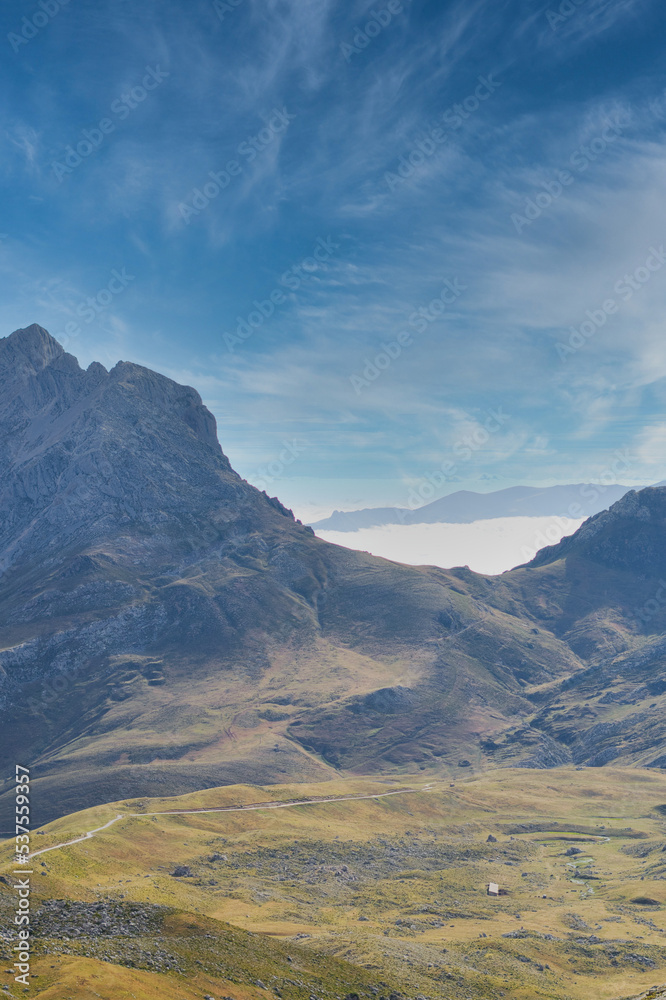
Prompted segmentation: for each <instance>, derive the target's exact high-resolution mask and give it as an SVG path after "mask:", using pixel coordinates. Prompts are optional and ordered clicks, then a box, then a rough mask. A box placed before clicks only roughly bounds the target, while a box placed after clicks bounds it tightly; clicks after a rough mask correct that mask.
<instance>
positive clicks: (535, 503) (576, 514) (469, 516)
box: [310, 483, 631, 531]
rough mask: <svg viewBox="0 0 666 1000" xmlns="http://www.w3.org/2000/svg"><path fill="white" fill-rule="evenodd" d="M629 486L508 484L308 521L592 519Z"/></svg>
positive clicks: (339, 524)
mask: <svg viewBox="0 0 666 1000" xmlns="http://www.w3.org/2000/svg"><path fill="white" fill-rule="evenodd" d="M630 489H631V487H630V486H621V485H615V484H613V485H603V484H599V483H574V484H565V485H561V486H548V487H535V486H510V487H507V488H506V489H503V490H495V491H492V492H489V493H475V492H473V491H471V490H458V491H457V492H455V493H450V494H448V495H447V496H445V497H440V498H439V499H438V500H433V501H432V502H431V503H429V504H426V505H425V506H423V507H418V508H417V509H411V508H402V507H367V508H365V509H363V510H357V511H340V510H335V511H333V513H332V514H331V515H330V517H327V518H324V519H323V520H320V521H313V522H310V527H312V528H313V529H314V530H315V531H358V530H359V529H363V528H377V527H383V526H385V525H389V524H402V525H405V524H471V523H472V522H474V521H479V520H488V519H491V518H498V517H544V516H550V515H552V516H554V517H570V518H573V519H579V518H581V517H591V516H593V515H594V514H597V513H599V512H600V511H601V510H605V509H606V508H607V507H608V506H609V505H610V504H611V503H614V502H615V501H616V500H619V499H620V498H621V497H622V496H624V495H625V494H626V493H627V492H628V491H629V490H630Z"/></svg>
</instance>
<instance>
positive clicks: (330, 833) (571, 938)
mask: <svg viewBox="0 0 666 1000" xmlns="http://www.w3.org/2000/svg"><path fill="white" fill-rule="evenodd" d="M456 777H458V776H456ZM431 780H432V779H431ZM419 783H420V785H421V787H423V786H424V784H425V783H424V779H423V776H421V777H419V778H418V779H414V780H413V781H412V782H411V783H410V784H411V786H412V787H417V786H419ZM397 787H406V782H399V781H390V780H388V781H382V782H379V781H368V780H354V781H351V780H342V779H340V780H336V781H332V782H326V783H324V784H314V785H310V786H308V785H298V786H284V787H279V786H278V787H271V788H270V789H261V788H252V787H249V786H246V787H242V786H237V787H227V788H221V789H211V790H207V791H204V792H199V793H196V794H194V795H188V796H184V797H181V798H179V799H178V800H173V799H163V800H151V801H148V800H143V801H136V800H135V801H134V802H133V803H121V804H119V805H118V811H120V812H129V811H134V812H162V811H164V810H165V809H168V808H174V807H175V808H203V807H209V808H210V807H218V806H224V805H234V804H235V805H237V804H241V803H246V804H247V803H253V802H254V803H256V802H262V801H275V800H276V799H280V800H284V801H287V800H290V799H294V798H306V797H311V796H313V797H314V796H322V795H344V794H363V793H371V792H375V791H381V790H387V789H392V788H397ZM663 804H666V778H664V776H663V775H661V774H659V773H645V772H637V771H635V770H615V769H603V770H599V769H596V770H595V771H594V772H590V771H587V770H586V771H576V770H574V769H571V768H563V769H558V770H552V771H548V772H535V771H527V770H506V771H496V772H492V773H487V774H484V775H481V776H478V777H472V778H465V779H463V780H460V779H459V778H458V780H457V781H456V782H455V786H454V787H451V785H450V781H449V777H448V776H445V777H443V780H440V781H439V782H438V783H436V784H435V785H434V787H433V788H432V789H430V790H427V789H425V788H423V790H422V791H419V792H418V793H416V794H405V795H396V796H392V797H389V798H384V799H380V800H374V801H367V800H366V801H357V802H349V801H348V802H338V803H330V804H318V805H316V806H302V807H298V808H293V809H281V810H260V811H251V812H250V811H247V812H238V813H226V814H225V813H217V814H215V813H208V814H200V815H193V816H192V815H190V816H158V817H149V816H145V817H134V818H130V817H128V818H126V819H124V820H121V821H120V822H118V823H117V824H116V825H114V826H113V827H111V828H110V829H109V830H106V831H104V832H103V833H101V834H99V835H98V836H96V837H94V838H93V839H92V840H88V841H84V842H82V843H80V844H76V845H74V846H71V847H68V848H64V849H62V850H58V851H54V852H52V853H47V854H45V855H43V856H42V857H41V858H37V859H36V865H35V869H36V871H38V872H45V873H46V875H41V874H36V875H35V876H34V878H33V881H34V882H35V883H36V890H37V891H38V892H39V894H40V895H41V896H43V897H44V898H50V899H73V900H81V901H89V902H92V901H96V900H105V899H111V900H115V901H117V902H119V903H122V904H123V905H125V904H126V903H129V902H140V903H148V904H155V905H160V906H163V907H168V908H169V909H168V916H167V917H166V918H165V923H164V926H163V930H162V933H161V935H160V938H159V944H160V947H161V948H162V949H163V950H164V949H166V951H167V952H169V953H173V954H174V955H176V956H177V959H178V962H179V963H180V964H181V966H182V967H183V968H184V969H185V971H186V975H185V976H183V975H181V974H178V973H173V972H172V973H161V974H158V973H155V972H151V971H149V969H148V968H144V969H143V970H142V969H138V968H128V967H127V964H128V963H129V962H131V961H132V962H134V963H135V964H141V960H140V959H139V961H138V963H137V958H136V951H134V952H132V951H131V949H130V951H128V950H127V942H126V941H125V942H123V941H118V940H116V941H113V942H109V941H106V942H104V946H103V947H102V948H101V950H100V945H99V941H97V943H95V942H92V943H91V942H90V941H86V939H85V938H81V939H77V938H75V937H74V938H73V939H72V940H70V941H69V942H68V943H67V944H62V943H60V942H58V941H51V942H50V943H49V944H48V947H49V948H50V949H51V950H52V951H53V952H60V957H59V958H56V957H52V956H51V955H49V956H48V957H47V958H41V959H39V960H38V961H37V964H36V967H35V970H34V971H36V972H37V973H38V976H39V978H38V979H36V980H35V981H34V982H35V990H34V994H35V995H37V996H40V997H41V996H43V997H48V998H51V997H53V998H54V1000H55V997H56V996H57V997H58V1000H64V998H66V997H70V996H71V997H72V998H73V1000H83V998H88V997H93V996H101V997H104V998H106V997H108V998H109V1000H111V997H113V998H114V1000H115V998H116V997H122V996H123V995H125V994H123V992H122V991H123V990H125V991H126V995H127V996H131V995H134V996H136V997H137V998H138V997H141V998H144V997H145V998H146V1000H148V998H151V1000H152V998H153V997H154V998H155V1000H157V998H158V997H160V998H161V997H162V996H165V995H167V996H169V997H174V998H175V1000H181V998H182V1000H189V998H190V996H202V995H203V994H204V993H206V992H208V993H210V994H211V995H213V996H215V997H216V998H217V997H218V996H233V997H234V998H236V1000H246V998H250V997H255V996H262V995H263V996H264V997H265V996H266V992H265V991H264V990H262V989H261V988H258V987H257V986H256V983H255V982H254V980H255V979H257V978H259V979H261V980H262V982H264V983H265V984H266V985H268V986H269V987H271V988H272V987H273V986H274V985H275V984H279V985H278V988H279V989H280V992H281V993H282V995H283V996H284V997H291V996H293V997H294V998H295V1000H296V998H299V1000H300V998H301V997H304V998H305V1000H307V998H308V997H309V996H310V994H311V993H312V992H314V994H315V995H318V996H322V997H326V996H330V997H335V996H338V995H339V996H344V995H345V993H346V992H349V991H354V992H359V994H363V993H365V994H366V995H367V996H368V997H370V996H372V995H373V993H372V989H373V988H376V989H378V990H379V992H380V993H384V994H385V995H388V993H389V992H390V991H391V990H400V991H402V992H403V993H405V994H406V995H408V996H415V995H417V994H419V993H422V994H423V995H424V996H427V997H440V996H446V997H451V998H454V997H474V998H479V1000H480V998H484V1000H488V998H492V997H499V996H502V995H504V996H511V997H515V998H525V1000H527V998H536V997H553V998H559V997H561V998H565V997H566V998H576V1000H578V998H580V1000H583V998H586V1000H587V998H588V997H590V996H591V995H594V996H595V998H599V1000H611V998H616V997H620V996H635V995H636V994H638V993H640V992H642V991H646V990H648V989H649V988H650V987H653V986H654V985H655V983H660V982H664V980H666V947H664V937H663V928H664V926H665V925H666V914H665V913H664V906H665V905H666V883H665V881H664V879H665V877H666V856H665V855H664V853H663V851H662V848H663V847H664V846H665V839H664V826H665V823H666V818H665V817H664V815H663V814H662V813H660V812H659V810H656V809H655V806H657V805H663ZM115 812H116V809H115V807H114V808H110V807H98V808H95V809H92V810H87V811H85V812H83V813H79V814H76V815H74V816H70V817H66V818H63V819H61V820H59V821H57V822H55V823H52V824H50V826H49V827H47V828H46V829H45V831H44V834H43V835H35V836H34V838H33V845H34V846H36V847H42V846H48V845H49V844H50V843H57V842H61V841H63V840H66V839H68V838H69V837H71V836H75V835H77V834H78V833H80V832H84V831H86V830H89V829H93V828H94V827H97V826H99V825H101V823H103V822H106V821H107V820H108V819H109V818H111V817H112V816H113V815H114V813H115ZM520 824H533V827H532V830H533V832H525V833H519V832H511V831H512V830H513V831H517V830H518V829H519V828H520ZM535 824H540V825H541V828H540V829H539V830H535V829H534V825H535ZM549 827H550V828H551V832H548V828H549ZM567 827H568V828H569V829H568V830H567ZM572 827H582V828H584V829H586V830H588V831H592V832H594V831H596V834H597V837H596V838H592V835H591V833H590V832H588V833H581V832H575V830H573V829H571V828H572ZM523 828H524V829H525V827H523ZM602 828H604V829H602ZM490 833H492V834H493V835H494V836H495V837H497V840H498V842H497V843H496V844H493V843H490V844H488V843H487V837H488V835H489V834H490ZM637 834H642V836H637ZM608 835H610V839H609V841H608V842H604V841H602V840H600V839H597V838H600V837H602V836H608ZM572 845H577V846H579V847H580V848H581V850H582V851H583V853H582V854H581V855H579V856H578V859H576V858H574V859H571V858H569V857H565V856H564V851H565V850H566V849H567V848H568V847H570V846H572ZM3 850H4V856H5V857H7V856H8V855H7V849H6V848H5V849H3ZM212 852H219V853H220V854H222V855H224V857H225V858H226V860H216V861H210V860H209V859H210V857H211V853H212ZM587 858H590V859H592V861H591V862H589V863H588V862H586V861H584V860H583V863H582V865H581V864H580V863H579V868H580V871H581V872H582V873H583V874H586V873H587V874H595V875H596V876H597V878H596V879H591V880H584V879H580V880H579V882H578V883H575V882H572V881H571V878H572V877H574V876H575V875H576V870H575V869H572V868H568V867H567V865H568V864H571V863H573V862H577V861H578V860H579V859H587ZM509 861H510V862H512V864H507V862H509ZM41 862H44V864H43V865H42V863H41ZM176 864H187V865H189V866H190V867H191V870H192V872H193V876H192V877H187V878H182V879H180V878H174V877H173V876H172V875H171V874H170V873H171V872H172V871H173V868H174V866H175V865H176ZM5 870H6V869H5ZM147 875H148V876H149V877H146V876H147ZM491 880H492V881H497V882H499V883H500V885H501V886H502V887H503V888H506V889H508V890H509V892H510V895H508V896H505V897H500V898H499V899H491V898H490V897H488V896H487V895H486V893H485V885H486V883H487V882H489V881H491ZM0 887H1V888H2V889H3V890H6V887H5V886H0ZM544 896H545V897H546V898H545V899H544V898H543V897H544ZM638 896H644V897H648V898H652V899H654V900H656V901H657V903H658V905H654V906H649V905H648V906H646V905H639V904H633V903H631V900H632V899H634V898H636V897H638ZM3 897H4V899H5V901H6V900H7V897H8V893H7V891H5V892H3ZM165 912H167V911H165ZM361 917H364V918H367V919H364V920H360V919H359V918H361ZM230 925H231V926H230ZM234 928H236V929H234ZM248 932H250V933H251V934H252V935H259V936H252V937H248V936H247V934H248ZM512 932H513V933H515V932H519V934H520V936H518V937H510V938H507V937H504V936H503V935H506V934H508V933H512ZM484 934H485V935H486V936H485V937H482V936H481V935H484ZM207 935H208V937H207ZM298 935H303V937H300V938H297V936H298ZM544 935H551V936H552V937H544ZM232 939H233V942H234V943H233V947H232V946H231V944H230V943H229V942H230V941H232ZM140 943H141V942H140ZM141 946H142V947H144V946H145V948H146V949H147V951H146V952H145V954H146V955H147V954H149V952H150V948H151V947H154V946H155V945H154V942H153V943H152V944H151V942H149V941H144V942H143V943H142V944H141ZM66 951H69V952H71V953H72V954H68V955H65V954H63V952H66ZM74 952H79V953H80V954H81V956H85V957H77V956H75V955H74V954H73V953H74ZM101 954H104V955H106V956H107V959H108V960H107V961H101V960H100V955H101ZM287 955H289V957H291V958H292V962H291V963H288V962H287ZM91 956H97V957H91ZM324 956H327V957H326V959H324ZM123 963H125V964H124V965H123ZM197 963H200V964H197ZM145 964H147V962H146V963H145ZM52 965H55V968H51V966H52ZM296 966H298V970H299V971H298V974H296V973H295V972H293V971H292V970H294V969H295V968H296ZM546 966H548V968H546ZM273 976H275V977H276V978H275V979H271V977H273ZM54 977H55V979H57V982H58V984H59V985H58V987H57V988H56V986H55V985H54V983H55V980H54ZM193 977H198V978H197V980H196V982H197V985H196V988H193V982H192V979H193ZM86 979H87V984H86V983H85V982H84V980H86ZM294 983H301V984H302V985H301V986H298V985H293V984H294ZM93 984H94V986H93ZM65 987H66V989H65ZM56 989H60V993H58V992H54V990H56ZM151 991H152V992H151ZM197 991H198V992H197ZM12 993H13V991H12ZM12 993H10V994H9V995H12ZM14 995H18V993H16V994H14Z"/></svg>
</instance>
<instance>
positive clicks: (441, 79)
mask: <svg viewBox="0 0 666 1000" xmlns="http://www.w3.org/2000/svg"><path fill="white" fill-rule="evenodd" d="M0 20H1V22H2V23H1V24H0V45H2V46H4V56H3V58H2V59H1V60H0V78H1V86H0V115H1V118H2V132H3V142H2V146H1V153H0V186H1V188H2V191H1V194H2V218H0V295H1V298H2V303H3V321H2V326H1V327H0V335H1V336H6V335H8V334H9V333H11V332H12V331H13V330H14V329H17V328H19V327H24V326H27V325H29V324H30V323H33V322H37V323H39V324H41V325H42V326H44V327H46V329H48V330H49V331H50V332H51V333H52V334H53V335H54V336H55V337H56V338H57V339H59V340H60V342H61V343H63V345H64V346H65V347H66V349H67V350H68V351H70V352H71V353H72V354H75V355H76V356H77V357H78V358H79V360H80V362H81V364H82V365H84V366H87V365H88V364H90V363H91V362H92V361H100V362H102V364H104V365H105V366H106V367H112V366H113V365H114V364H116V363H117V361H119V360H121V359H122V360H126V361H134V362H136V363H138V364H143V365H146V366H148V367H151V368H154V369H156V370H158V371H161V372H163V373H164V374H166V375H168V376H169V377H171V378H174V379H176V380H177V381H180V382H185V383H188V384H190V385H193V386H194V387H195V388H197V389H198V391H199V392H200V393H201V395H202V398H203V399H204V401H205V403H206V404H207V405H208V406H209V407H210V409H211V410H212V411H213V413H214V414H215V416H216V418H217V420H218V425H219V436H220V441H221V443H222V446H223V448H224V450H225V452H226V454H227V455H228V456H229V458H230V459H231V462H232V464H233V465H234V467H235V468H236V469H237V471H238V472H240V473H241V475H243V476H244V477H246V478H247V479H248V480H249V481H250V482H253V483H255V484H256V485H258V486H259V487H260V488H262V489H266V490H267V492H268V493H269V494H271V495H276V494H277V495H278V496H280V498H281V499H282V500H283V501H284V502H286V503H287V504H288V505H289V506H292V507H293V508H294V509H295V511H297V512H298V513H299V514H300V515H301V516H303V517H304V518H307V516H308V515H312V519H315V518H316V517H318V516H323V515H324V514H325V513H328V512H330V510H332V509H333V508H340V509H352V508H355V507H363V506H378V505H394V504H396V505H399V506H406V505H408V503H409V501H408V497H409V496H413V495H414V491H416V494H417V495H422V496H423V498H424V502H426V501H427V500H431V499H433V498H434V496H441V495H445V494H447V493H450V492H453V491H454V490H457V489H461V488H469V489H477V490H480V491H487V490H492V489H500V488H504V487H506V486H510V485H514V484H517V483H524V484H527V485H549V484H554V483H567V482H583V481H590V482H598V481H600V482H608V481H610V480H612V479H613V477H615V481H619V482H624V483H630V484H649V483H653V482H657V481H659V480H662V479H664V478H665V477H666V408H665V406H664V403H665V402H666V337H664V316H665V315H666V309H665V307H666V251H665V249H664V245H665V244H666V197H665V195H666V62H665V59H664V46H663V39H664V28H665V26H666V10H665V9H664V6H663V4H661V3H660V2H659V0H560V2H557V0H553V3H552V4H548V3H545V4H541V3H538V2H534V0H529V2H523V0H513V2H502V0H465V2H446V0H390V2H389V0H377V3H375V4H368V3H360V2H358V3H357V2H355V0H349V2H344V3H341V2H338V3H333V2H332V0H228V2H226V0H216V2H215V3H213V2H209V0H142V3H141V4H137V3H134V2H128V0H114V2H113V3H111V2H109V0H94V2H93V0H68V2H66V3H63V2H62V0H39V2H34V3H33V2H32V0H30V2H23V0H4V3H3V4H2V9H1V11H0Z"/></svg>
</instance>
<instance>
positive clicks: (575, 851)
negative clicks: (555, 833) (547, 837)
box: [564, 847, 583, 858]
mask: <svg viewBox="0 0 666 1000" xmlns="http://www.w3.org/2000/svg"><path fill="white" fill-rule="evenodd" d="M582 853H583V852H582V851H581V849H580V847H568V848H567V849H566V851H565V852H564V856H565V858H573V856H574V854H582Z"/></svg>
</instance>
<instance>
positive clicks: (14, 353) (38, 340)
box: [0, 323, 65, 375]
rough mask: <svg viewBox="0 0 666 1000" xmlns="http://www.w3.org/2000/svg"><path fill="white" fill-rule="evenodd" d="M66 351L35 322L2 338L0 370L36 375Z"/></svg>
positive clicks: (0, 344) (0, 343) (0, 341)
mask: <svg viewBox="0 0 666 1000" xmlns="http://www.w3.org/2000/svg"><path fill="white" fill-rule="evenodd" d="M64 353H65V351H64V349H63V348H62V346H61V345H60V344H59V343H58V341H57V340H55V339H54V338H53V337H52V336H51V334H50V333H48V331H47V330H45V329H44V327H42V326H39V324H37V323H33V324H32V325H31V326H27V327H26V328H25V329H24V330H15V331H14V333H12V334H11V335H10V336H9V337H4V338H3V339H0V372H5V371H8V370H11V369H13V370H14V374H17V373H22V374H29V375H34V374H35V373H36V372H39V371H42V370H43V369H44V368H46V366H47V365H49V364H50V363H51V362H52V361H54V360H55V359H56V358H59V357H61V356H62V355H63V354H64Z"/></svg>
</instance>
